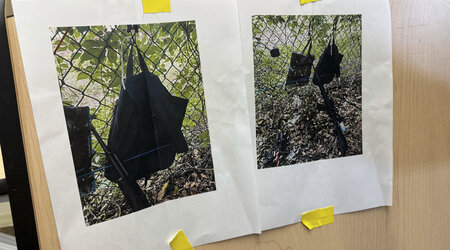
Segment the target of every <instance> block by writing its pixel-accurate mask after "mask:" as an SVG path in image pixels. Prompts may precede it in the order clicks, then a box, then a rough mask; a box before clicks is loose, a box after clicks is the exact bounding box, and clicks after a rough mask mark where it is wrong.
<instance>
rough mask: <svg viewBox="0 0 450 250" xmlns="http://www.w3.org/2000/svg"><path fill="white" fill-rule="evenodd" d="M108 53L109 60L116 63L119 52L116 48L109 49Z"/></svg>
mask: <svg viewBox="0 0 450 250" xmlns="http://www.w3.org/2000/svg"><path fill="white" fill-rule="evenodd" d="M107 55H108V60H109V62H111V63H116V61H117V53H116V52H115V51H114V50H112V49H109V50H108V54H107Z"/></svg>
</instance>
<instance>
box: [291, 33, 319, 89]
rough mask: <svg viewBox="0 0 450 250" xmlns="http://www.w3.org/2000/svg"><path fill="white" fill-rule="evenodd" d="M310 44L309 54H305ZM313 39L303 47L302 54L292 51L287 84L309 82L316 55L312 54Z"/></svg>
mask: <svg viewBox="0 0 450 250" xmlns="http://www.w3.org/2000/svg"><path fill="white" fill-rule="evenodd" d="M308 45H309V49H308V54H306V55H305V51H306V48H307V47H308ZM311 47H312V40H311V38H310V39H309V40H308V43H307V44H306V45H305V47H304V48H303V51H302V52H301V54H297V53H292V55H291V63H290V65H289V71H288V75H287V79H286V85H294V84H300V85H301V86H304V85H306V84H308V82H309V77H310V75H311V68H312V65H313V62H314V59H315V57H314V56H313V55H311Z"/></svg>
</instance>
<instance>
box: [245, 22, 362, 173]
mask: <svg viewBox="0 0 450 250" xmlns="http://www.w3.org/2000/svg"><path fill="white" fill-rule="evenodd" d="M252 21H253V51H254V59H253V60H254V76H255V99H256V120H257V128H256V129H257V151H258V167H259V168H266V167H274V166H279V165H289V164H295V163H301V162H306V161H312V160H318V159H324V158H325V159H327V158H332V157H338V156H339V153H338V152H337V151H336V150H335V149H332V148H331V146H329V145H333V143H334V142H333V141H332V140H323V141H321V142H313V139H314V138H315V139H318V136H313V135H305V134H307V133H304V132H305V131H303V132H302V133H300V132H299V131H300V129H307V128H306V127H310V128H311V132H310V133H313V134H314V133H319V131H321V130H327V129H328V128H327V127H326V125H324V122H321V124H314V125H313V123H316V122H317V123H319V119H316V118H317V116H319V118H320V116H321V114H320V113H318V112H317V109H316V107H315V106H313V105H316V104H317V103H318V102H320V101H321V97H320V92H319V89H318V88H316V87H315V86H314V85H313V84H312V83H311V82H312V81H310V84H308V85H307V86H295V85H294V86H286V85H285V83H286V77H287V75H288V71H289V66H290V60H291V54H292V53H301V52H304V54H306V53H307V51H308V48H307V49H306V50H305V47H306V46H307V44H308V41H309V40H311V42H312V44H311V52H310V54H311V55H314V56H315V60H314V62H313V68H312V72H311V75H310V80H311V79H312V77H313V75H314V66H315V65H317V62H318V61H319V57H320V55H321V54H322V53H323V51H324V50H325V48H326V47H327V45H328V44H329V42H330V40H331V38H332V37H333V34H334V37H335V42H336V45H337V46H338V48H339V53H341V54H343V55H344V57H343V60H342V62H341V77H340V78H339V79H335V80H333V82H332V83H331V84H328V85H327V86H326V88H327V91H328V92H329V93H330V95H331V96H335V97H334V98H335V99H336V102H337V104H345V105H347V104H349V103H351V105H353V106H355V110H351V111H349V112H350V113H351V114H350V115H347V116H346V117H345V116H344V118H345V119H346V120H347V124H351V123H352V124H351V125H354V126H351V127H349V129H348V130H350V131H347V136H348V137H352V138H350V141H351V142H354V143H351V145H350V148H351V150H350V154H360V153H361V152H362V136H361V133H362V132H361V131H360V130H361V129H360V126H361V44H362V41H361V16H360V15H341V16H331V15H325V16H254V17H253V20H252ZM335 25H336V26H335ZM333 28H335V31H334V32H333V30H334V29H333ZM274 49H278V51H279V52H280V53H279V54H280V55H279V56H278V57H272V56H271V50H274ZM343 90H350V92H349V93H347V94H345V93H344V94H342V93H339V92H342V91H343ZM337 106H338V107H337V108H338V110H339V109H341V110H340V112H341V113H346V110H344V109H345V107H342V105H337ZM313 110H314V111H313ZM311 112H312V113H311ZM294 118H295V119H296V120H295V121H292V119H294ZM302 119H305V120H304V121H302V122H301V120H302ZM355 122H356V123H357V124H353V123H355ZM299 123H302V124H299ZM293 124H295V126H294V125H293ZM291 125H292V126H291ZM297 125H300V128H299V127H298V126H297ZM305 126H306V127H305ZM313 127H314V128H313ZM280 131H287V132H289V133H290V136H291V138H290V139H287V140H290V141H291V143H290V148H289V149H288V150H287V153H286V154H287V155H285V156H284V157H281V156H278V153H277V152H275V151H276V150H277V149H275V147H276V145H275V144H276V141H277V138H276V134H277V133H279V132H280ZM330 133H331V134H332V132H330ZM300 134H302V135H300ZM353 136H355V137H354V138H353ZM307 137H308V138H307ZM319 140H322V139H320V138H319ZM327 144H328V145H327ZM322 151H326V152H322ZM319 152H321V153H319ZM280 158H282V159H280Z"/></svg>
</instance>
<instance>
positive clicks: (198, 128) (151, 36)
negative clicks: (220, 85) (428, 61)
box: [51, 21, 209, 152]
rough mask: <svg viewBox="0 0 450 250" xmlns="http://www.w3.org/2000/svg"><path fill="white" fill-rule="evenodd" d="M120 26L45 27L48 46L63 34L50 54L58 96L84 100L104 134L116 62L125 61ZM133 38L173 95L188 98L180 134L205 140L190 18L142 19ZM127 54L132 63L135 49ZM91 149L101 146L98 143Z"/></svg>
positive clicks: (118, 71)
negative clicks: (153, 21) (150, 21)
mask: <svg viewBox="0 0 450 250" xmlns="http://www.w3.org/2000/svg"><path fill="white" fill-rule="evenodd" d="M126 30H127V26H125V25H119V26H111V27H105V26H91V27H88V26H81V27H73V28H72V27H62V28H56V29H51V31H52V33H53V34H52V37H53V39H52V42H53V48H54V49H56V47H57V46H58V44H59V43H60V42H61V38H62V37H63V35H64V34H66V37H65V38H64V39H63V40H62V42H61V44H60V46H59V48H58V49H57V51H56V55H55V62H56V65H57V71H58V74H59V76H60V85H61V93H62V98H63V102H64V103H65V105H73V106H86V105H87V106H90V107H91V115H92V116H93V117H95V118H96V119H94V120H93V125H94V127H95V128H96V129H97V130H98V131H99V133H100V134H101V135H102V136H103V137H104V138H106V137H107V135H108V132H109V122H110V119H111V116H112V114H113V109H112V108H113V107H114V105H115V102H116V100H117V98H118V93H119V92H120V89H121V79H122V67H123V68H124V69H126V65H127V63H128V62H127V60H128V55H129V52H130V43H129V41H130V39H131V35H130V33H128V32H127V31H126ZM135 40H136V43H137V46H138V47H139V49H140V50H141V51H142V52H143V54H144V58H145V61H146V63H147V66H148V68H149V71H150V72H152V73H154V74H156V75H157V76H159V78H160V79H161V81H162V82H163V84H164V85H165V87H166V88H167V89H168V90H169V91H170V92H171V93H172V94H173V95H175V96H179V97H183V98H186V99H189V104H188V107H187V109H186V118H185V119H184V121H183V130H184V131H185V135H187V136H195V137H198V138H196V139H195V140H194V141H198V142H199V143H200V145H198V146H202V147H206V146H209V134H208V131H207V116H206V110H205V102H204V92H203V86H202V79H201V72H200V58H199V53H198V44H197V34H196V27H195V23H194V21H185V22H176V23H163V24H142V25H140V29H139V32H138V33H136V35H135ZM121 52H122V57H123V60H124V63H123V65H122V63H121ZM133 58H134V61H135V63H134V66H135V69H137V68H138V67H137V66H138V64H137V52H136V50H134V51H133ZM124 73H125V72H124ZM135 73H136V72H135ZM124 77H125V76H124ZM74 89H76V90H74ZM187 139H188V140H189V138H187ZM93 141H94V143H93V145H96V143H95V139H93ZM95 150H96V151H97V152H102V151H103V150H102V149H101V148H100V147H99V146H97V147H96V148H95Z"/></svg>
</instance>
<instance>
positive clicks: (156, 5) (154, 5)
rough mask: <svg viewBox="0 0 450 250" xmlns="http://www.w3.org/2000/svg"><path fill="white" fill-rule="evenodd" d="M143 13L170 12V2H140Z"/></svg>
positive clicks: (147, 0) (164, 0)
mask: <svg viewBox="0 0 450 250" xmlns="http://www.w3.org/2000/svg"><path fill="white" fill-rule="evenodd" d="M142 6H143V7H144V13H158V12H170V0H142Z"/></svg>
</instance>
